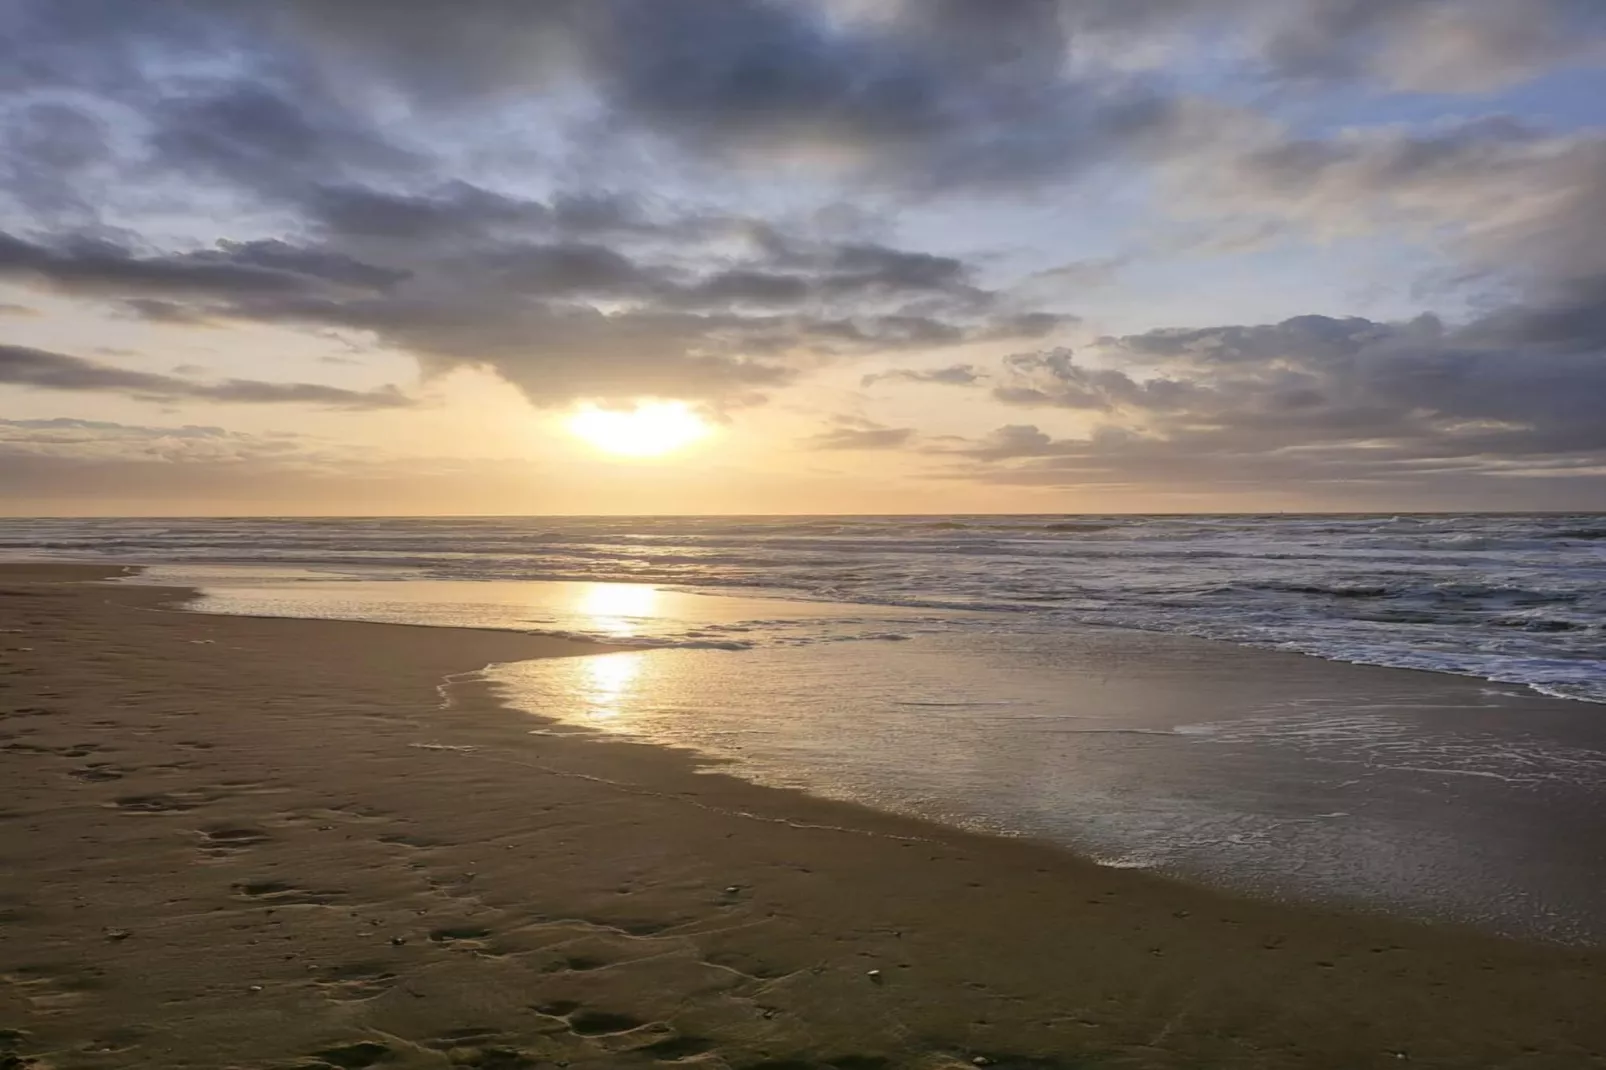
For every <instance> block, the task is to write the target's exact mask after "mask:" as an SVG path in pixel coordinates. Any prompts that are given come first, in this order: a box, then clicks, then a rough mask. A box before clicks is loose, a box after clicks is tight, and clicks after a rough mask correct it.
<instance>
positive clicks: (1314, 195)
mask: <svg viewBox="0 0 1606 1070" xmlns="http://www.w3.org/2000/svg"><path fill="white" fill-rule="evenodd" d="M1177 177H1178V179H1179V184H1181V185H1183V186H1184V187H1185V188H1184V189H1183V191H1182V194H1183V196H1185V197H1187V198H1188V199H1190V200H1191V201H1192V202H1193V203H1194V204H1196V205H1197V206H1199V207H1201V208H1204V209H1207V210H1216V211H1224V212H1230V213H1235V214H1238V215H1240V216H1250V217H1259V218H1260V219H1262V220H1267V221H1274V222H1279V223H1284V224H1288V223H1299V224H1308V225H1312V226H1315V227H1318V228H1321V229H1323V230H1325V231H1328V232H1333V231H1337V232H1340V233H1342V232H1345V231H1356V230H1370V229H1379V228H1385V227H1386V228H1389V229H1390V230H1391V231H1396V232H1398V231H1401V230H1404V231H1405V232H1406V233H1407V234H1409V233H1411V230H1412V229H1413V228H1414V230H1415V232H1416V233H1417V234H1419V235H1423V236H1431V237H1433V238H1435V239H1437V240H1439V241H1442V242H1447V243H1448V245H1449V248H1451V249H1452V250H1453V251H1455V252H1457V253H1458V254H1459V255H1460V258H1461V259H1462V261H1463V262H1464V263H1465V264H1466V265H1467V266H1468V267H1469V268H1471V269H1475V270H1479V271H1485V272H1490V273H1493V274H1494V275H1497V276H1501V277H1504V278H1507V279H1509V280H1510V281H1511V282H1512V283H1514V284H1515V285H1518V286H1520V287H1523V288H1526V289H1530V290H1532V291H1534V292H1536V293H1537V294H1540V295H1542V294H1543V292H1544V291H1546V290H1547V289H1555V288H1561V289H1565V288H1567V287H1569V286H1571V285H1572V280H1575V279H1588V278H1591V277H1594V276H1598V275H1603V274H1606V242H1603V241H1602V237H1603V236H1606V139H1603V138H1602V137H1601V136H1600V135H1599V134H1598V133H1597V132H1582V133H1574V134H1565V135H1558V134H1555V133H1551V132H1548V131H1545V130H1542V129H1538V128H1535V127H1533V126H1531V125H1528V124H1525V123H1522V122H1519V121H1516V120H1514V119H1510V118H1502V117H1493V118H1485V119H1480V120H1475V121H1470V122H1465V123H1459V124H1456V125H1453V126H1450V127H1447V128H1444V129H1441V130H1437V131H1431V132H1428V133H1413V132H1409V131H1404V130H1398V129H1386V130H1380V131H1370V132H1365V133H1358V134H1352V135H1349V136H1346V137H1344V138H1341V139H1337V140H1331V141H1317V140H1308V139H1307V140H1284V141H1273V142H1270V143H1265V144H1257V145H1251V146H1247V147H1245V146H1237V145H1227V146H1224V147H1223V148H1222V150H1221V151H1220V152H1219V153H1216V154H1207V155H1205V156H1203V157H1201V158H1200V159H1199V160H1198V161H1196V162H1195V163H1194V164H1193V165H1190V166H1189V167H1187V168H1185V169H1180V170H1179V173H1178V176H1177Z"/></svg>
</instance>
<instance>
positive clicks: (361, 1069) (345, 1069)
mask: <svg viewBox="0 0 1606 1070" xmlns="http://www.w3.org/2000/svg"><path fill="white" fill-rule="evenodd" d="M393 1055H395V1052H393V1051H391V1049H390V1048H388V1047H386V1046H385V1045H383V1044H379V1043H376V1042H375V1041H372V1040H364V1041H359V1042H358V1043H356V1044H342V1045H341V1046H340V1047H338V1048H324V1049H323V1050H322V1051H315V1052H313V1053H312V1058H313V1059H315V1060H317V1061H316V1062H313V1063H308V1064H306V1065H307V1070H324V1068H325V1067H335V1068H336V1070H366V1068H367V1067H370V1066H378V1065H379V1064H380V1063H382V1062H386V1061H387V1060H389V1059H390V1058H391V1057H392V1056H393Z"/></svg>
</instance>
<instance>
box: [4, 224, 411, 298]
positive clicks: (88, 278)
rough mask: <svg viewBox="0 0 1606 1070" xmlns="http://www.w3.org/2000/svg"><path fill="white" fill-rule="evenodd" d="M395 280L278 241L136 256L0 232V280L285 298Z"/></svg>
mask: <svg viewBox="0 0 1606 1070" xmlns="http://www.w3.org/2000/svg"><path fill="white" fill-rule="evenodd" d="M399 277H400V276H399V275H397V274H396V273H393V272H387V271H384V270H382V269H379V268H373V267H371V266H369V265H364V264H361V263H359V262H358V261H355V260H353V259H351V258H349V257H346V256H343V255H341V254H338V253H327V252H316V251H305V250H296V249H293V248H292V247H290V246H289V245H287V244H285V243H284V242H278V241H270V242H227V241H225V242H221V243H219V245H218V246H217V247H216V248H213V249H205V250H201V251H198V252H192V253H177V254H161V255H153V256H140V255H138V254H136V253H134V252H133V251H131V250H129V249H127V248H125V247H123V246H121V245H118V244H116V243H114V242H111V241H108V240H106V239H101V238H93V237H77V236H69V237H68V238H66V239H64V240H61V241H59V242H57V243H55V244H52V245H43V244H38V243H35V242H30V241H27V240H25V239H22V238H17V237H14V236H12V235H10V234H6V233H3V232H0V280H10V281H22V282H29V281H33V282H42V283H44V284H46V285H48V286H50V287H51V288H53V289H57V290H61V291H63V292H66V293H74V294H86V295H90V296H128V295H150V296H152V297H156V298H158V299H160V298H184V297H203V298H205V297H218V298H229V297H245V296H250V295H282V294H291V293H306V292H312V291H314V290H317V289H318V288H319V287H320V286H321V285H322V284H324V283H330V282H339V283H343V284H346V285H352V286H357V287H362V288H375V287H381V286H384V285H387V284H389V283H390V282H393V281H396V280H397V279H398V278H399Z"/></svg>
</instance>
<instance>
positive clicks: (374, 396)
mask: <svg viewBox="0 0 1606 1070" xmlns="http://www.w3.org/2000/svg"><path fill="white" fill-rule="evenodd" d="M0 385H4V386H22V387H32V388H35V389H40V390H65V391H87V392H96V393H109V394H123V395H127V396H129V397H134V398H141V399H146V400H159V401H178V400H184V399H195V400H202V401H225V402H249V403H269V404H303V405H321V406H329V407H333V408H340V409H387V408H399V407H402V406H406V405H411V404H413V401H412V399H411V398H408V397H407V396H406V395H404V394H402V393H401V392H399V391H398V390H396V389H395V388H394V387H386V388H383V389H380V390H369V391H361V390H343V389H340V388H339V387H333V386H324V385H322V384H320V383H269V382H261V381H259V380H255V379H225V380H223V381H222V382H217V383H207V382H197V381H195V380H192V379H182V378H179V377H177V376H173V375H158V374H156V373H154V372H141V371H133V370H130V369H127V368H118V367H115V366H113V365H110V364H100V363H97V362H95V361H91V360H85V359H84V358H82V357H73V356H68V355H67V354H65V353H52V352H49V351H47V350H43V349H31V348H29V347H27V346H9V345H0Z"/></svg>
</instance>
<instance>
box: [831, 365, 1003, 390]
mask: <svg viewBox="0 0 1606 1070" xmlns="http://www.w3.org/2000/svg"><path fill="white" fill-rule="evenodd" d="M985 377H986V375H985V373H984V372H982V371H980V370H978V369H977V368H976V366H975V365H974V364H950V365H949V366H948V367H946V368H929V369H917V368H894V369H893V370H891V371H886V372H874V373H872V374H870V375H866V376H865V377H864V378H862V379H860V380H859V385H860V386H873V385H875V384H876V383H889V382H894V383H939V384H941V385H943V386H975V385H976V384H977V383H978V382H980V381H981V380H982V379H984V378H985Z"/></svg>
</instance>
